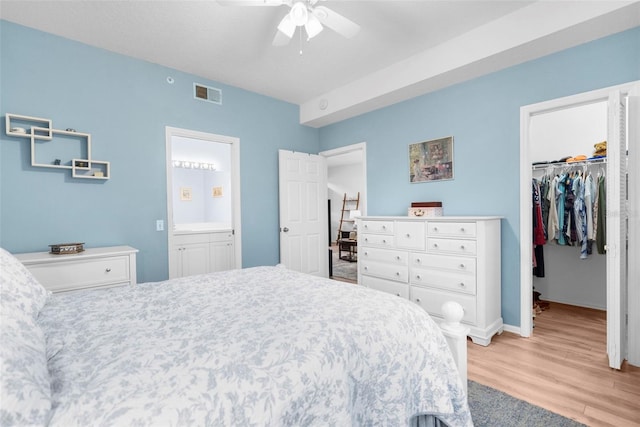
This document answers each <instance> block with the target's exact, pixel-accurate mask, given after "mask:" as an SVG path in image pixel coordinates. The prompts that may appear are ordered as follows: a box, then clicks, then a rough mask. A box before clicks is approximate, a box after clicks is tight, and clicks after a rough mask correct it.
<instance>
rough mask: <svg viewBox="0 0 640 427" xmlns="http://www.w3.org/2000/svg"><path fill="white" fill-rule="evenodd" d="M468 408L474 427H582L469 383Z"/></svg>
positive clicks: (511, 397) (572, 421) (571, 421)
mask: <svg viewBox="0 0 640 427" xmlns="http://www.w3.org/2000/svg"><path fill="white" fill-rule="evenodd" d="M468 387H469V391H468V395H469V408H470V409H471V416H472V418H473V424H474V425H475V427H484V426H491V427H579V426H582V427H584V424H581V423H579V422H577V421H574V420H571V419H569V418H565V417H563V416H561V415H558V414H555V413H553V412H550V411H547V410H546V409H543V408H540V407H539V406H535V405H532V404H530V403H527V402H525V401H524V400H520V399H516V398H515V397H513V396H509V395H508V394H506V393H503V392H501V391H499V390H496V389H494V388H491V387H487V386H485V385H482V384H478V383H476V382H474V381H471V380H470V381H469V386H468Z"/></svg>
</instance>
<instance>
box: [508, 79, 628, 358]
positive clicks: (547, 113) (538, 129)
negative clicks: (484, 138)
mask: <svg viewBox="0 0 640 427" xmlns="http://www.w3.org/2000/svg"><path fill="white" fill-rule="evenodd" d="M520 113H521V115H520V117H521V120H520V126H521V140H520V149H521V151H520V160H521V166H522V170H523V171H526V172H523V174H522V175H521V180H520V206H521V209H520V219H521V222H520V233H521V236H527V239H525V240H523V246H522V248H521V258H520V271H521V279H522V280H521V310H520V313H521V317H520V321H521V324H520V331H521V335H522V336H525V337H528V336H531V335H532V334H535V317H539V316H544V310H542V311H540V310H539V309H538V310H536V309H535V308H536V307H535V303H534V302H537V300H538V298H539V299H540V300H542V301H550V302H551V303H552V304H551V306H552V308H551V309H553V303H554V302H555V303H559V304H568V305H570V306H577V307H583V308H585V309H589V310H596V311H597V310H600V313H599V314H600V315H602V314H605V315H606V356H607V359H608V365H609V367H611V368H614V369H621V367H622V365H623V364H624V363H625V362H624V361H625V360H627V361H628V362H629V364H631V365H634V366H640V312H638V310H637V307H638V304H640V268H639V265H638V264H639V263H638V262H637V260H638V259H640V175H639V173H640V166H639V165H640V82H629V83H625V84H621V85H618V86H611V87H607V88H602V89H597V90H594V91H590V92H584V93H580V94H576V95H571V96H567V97H564V98H558V99H553V100H549V101H544V102H540V103H537V104H531V105H527V106H524V107H522V108H521V110H520ZM529 168H531V169H530V171H531V172H529V170H528V169H529ZM561 177H562V179H560V178H561ZM556 178H557V180H556ZM545 179H546V180H547V182H546V184H547V186H546V187H545V186H544V185H541V184H542V183H544V180H545ZM554 180H555V181H554ZM549 181H551V184H549ZM552 187H553V188H552ZM567 187H569V188H567ZM550 190H552V191H551V193H552V194H553V197H551V198H549V194H550ZM585 190H586V191H585ZM603 193H604V194H603ZM560 194H562V195H563V196H562V197H561V196H560ZM576 195H577V197H576ZM551 200H555V202H556V208H558V207H561V208H562V209H563V210H562V212H561V211H560V210H557V211H555V212H556V215H557V218H555V220H556V221H560V218H562V221H563V222H560V223H557V222H556V223H555V225H551V226H549V221H550V217H549V212H553V210H552V209H550V208H549V206H548V205H547V206H546V207H545V208H546V209H547V214H546V216H545V215H543V214H542V212H541V211H542V206H543V203H546V202H550V201H551ZM576 203H577V204H576ZM569 205H571V206H569ZM574 208H577V211H578V212H579V214H576V209H574ZM567 210H568V212H567ZM587 212H590V216H587ZM536 223H537V226H536ZM541 224H542V227H541V226H540V225H541ZM534 227H537V228H536V229H535V230H534ZM541 239H542V240H543V242H540V240H541ZM525 242H526V243H525ZM541 308H544V306H542V307H541ZM534 316H535V317H534ZM576 321H577V320H576ZM558 330H559V331H562V330H563V328H562V326H558Z"/></svg>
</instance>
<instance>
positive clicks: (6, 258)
mask: <svg viewBox="0 0 640 427" xmlns="http://www.w3.org/2000/svg"><path fill="white" fill-rule="evenodd" d="M0 292H1V295H0V298H1V299H0V302H1V303H2V309H3V310H4V308H5V306H6V307H7V308H8V307H11V308H16V309H19V310H21V311H22V312H23V313H24V314H25V315H27V316H30V317H31V318H32V319H33V320H36V319H37V318H38V314H40V310H42V307H44V305H45V303H46V302H47V298H48V297H49V292H47V290H46V289H45V288H44V287H43V286H42V285H41V284H40V282H38V280H36V278H35V277H33V275H32V274H31V272H30V271H29V270H27V267H25V266H24V265H23V264H22V263H21V262H20V261H18V259H17V258H16V257H14V256H13V255H11V254H10V253H9V252H7V251H6V250H4V249H2V248H0Z"/></svg>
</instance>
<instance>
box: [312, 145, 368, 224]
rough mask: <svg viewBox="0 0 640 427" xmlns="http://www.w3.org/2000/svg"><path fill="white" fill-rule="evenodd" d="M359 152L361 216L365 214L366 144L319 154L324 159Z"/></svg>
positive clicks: (347, 146) (348, 146)
mask: <svg viewBox="0 0 640 427" xmlns="http://www.w3.org/2000/svg"><path fill="white" fill-rule="evenodd" d="M354 151H359V152H360V154H361V159H362V182H364V187H363V188H362V191H361V192H360V205H359V210H360V212H361V213H362V215H363V216H364V215H366V214H367V200H368V199H367V143H366V142H359V143H357V144H351V145H346V146H344V147H338V148H334V149H331V150H326V151H321V152H320V153H319V154H320V155H321V156H324V157H333V156H340V155H343V154H347V153H352V152H354Z"/></svg>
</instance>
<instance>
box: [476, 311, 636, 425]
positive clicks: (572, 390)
mask: <svg viewBox="0 0 640 427" xmlns="http://www.w3.org/2000/svg"><path fill="white" fill-rule="evenodd" d="M605 316H606V314H605V312H604V311H600V310H593V309H587V308H579V307H574V306H570V305H564V304H557V303H551V306H550V308H549V309H548V310H545V311H543V312H542V313H541V314H538V315H537V317H536V319H535V322H534V323H535V328H534V332H533V335H532V337H530V338H522V337H520V336H519V335H516V334H513V333H509V332H504V333H503V334H502V335H500V336H496V337H494V338H493V340H492V342H491V344H490V345H489V346H488V347H482V346H479V345H476V344H473V343H471V341H468V346H467V347H468V350H469V367H468V370H469V379H471V380H473V381H476V382H478V383H481V384H484V385H487V386H490V387H493V388H496V389H498V390H502V391H504V392H506V393H508V394H510V395H512V396H514V397H517V398H519V399H522V400H526V401H528V402H530V403H532V404H534V405H538V406H541V407H543V408H546V409H548V410H550V411H552V412H555V413H558V414H561V415H563V416H565V417H568V418H572V419H574V420H576V421H578V422H581V423H583V424H586V425H588V426H616V427H622V426H640V368H637V367H633V366H629V365H627V364H626V362H625V364H624V365H623V368H622V370H621V371H616V370H613V369H610V368H609V367H608V362H607V356H606V317H605Z"/></svg>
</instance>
